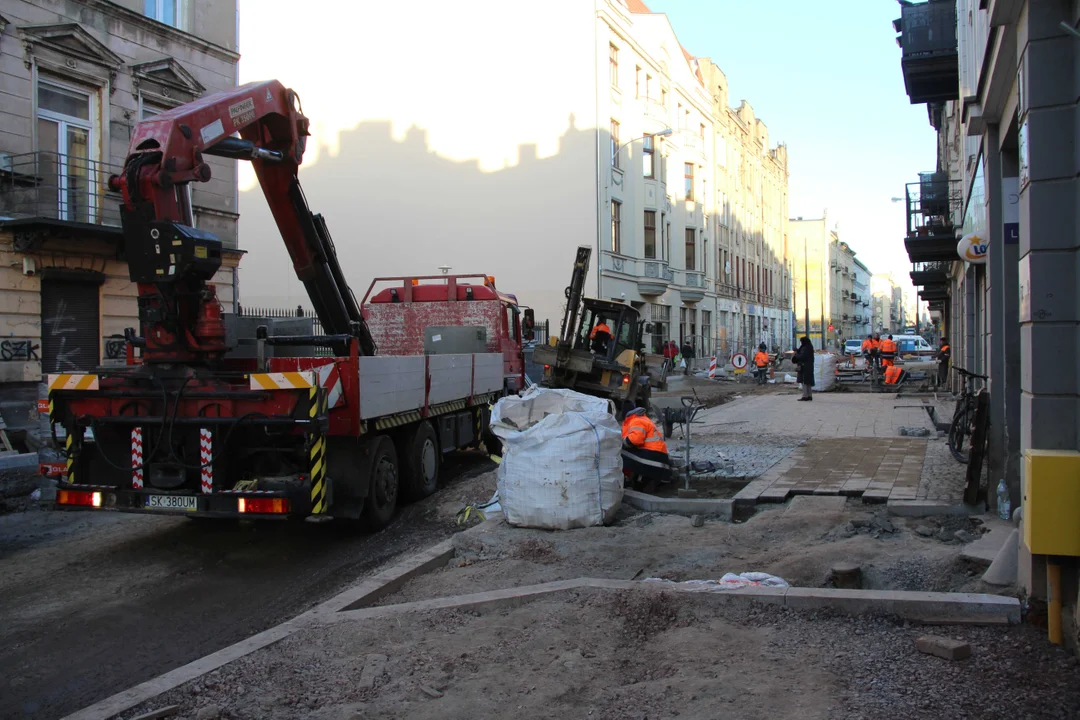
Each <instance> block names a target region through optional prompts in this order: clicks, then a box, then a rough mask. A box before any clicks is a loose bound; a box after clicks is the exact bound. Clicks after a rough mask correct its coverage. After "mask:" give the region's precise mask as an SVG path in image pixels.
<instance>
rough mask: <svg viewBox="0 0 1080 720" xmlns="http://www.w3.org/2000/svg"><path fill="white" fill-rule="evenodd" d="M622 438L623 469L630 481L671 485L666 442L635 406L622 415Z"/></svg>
mask: <svg viewBox="0 0 1080 720" xmlns="http://www.w3.org/2000/svg"><path fill="white" fill-rule="evenodd" d="M622 436H623V451H622V459H623V469H624V471H625V472H626V473H627V474H629V475H630V477H631V478H642V479H644V480H655V481H656V482H659V483H660V484H662V485H666V484H667V483H669V482H671V458H670V457H669V456H668V449H667V443H665V442H664V436H663V435H661V434H660V430H659V429H657V427H656V423H654V422H653V421H652V420H650V419H649V416H648V415H646V414H645V410H644V408H640V407H635V408H634V409H633V410H630V411H629V412H627V413H626V417H625V418H624V419H623V426H622Z"/></svg>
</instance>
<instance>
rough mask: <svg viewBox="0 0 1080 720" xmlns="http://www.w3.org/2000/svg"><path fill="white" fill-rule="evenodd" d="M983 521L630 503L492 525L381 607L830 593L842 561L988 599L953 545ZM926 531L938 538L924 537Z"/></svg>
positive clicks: (458, 539) (887, 580)
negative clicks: (727, 516) (546, 587)
mask: <svg viewBox="0 0 1080 720" xmlns="http://www.w3.org/2000/svg"><path fill="white" fill-rule="evenodd" d="M978 523H979V521H978V520H974V521H972V520H969V519H966V518H962V519H950V520H948V521H947V522H946V523H945V524H944V525H945V530H946V532H945V533H942V532H941V530H942V527H941V526H939V525H936V524H934V523H933V521H931V520H906V519H903V518H892V519H887V518H886V516H885V515H884V509H883V508H880V507H879V508H878V509H877V510H876V511H875V510H873V509H871V506H866V505H863V504H862V502H861V501H859V500H846V499H845V498H842V497H811V496H804V497H797V498H795V499H794V500H792V501H791V502H790V503H789V504H787V505H776V506H772V507H770V506H767V505H766V506H761V505H759V506H758V511H757V513H756V514H754V515H753V516H752V517H751V518H749V519H748V520H747V521H746V522H743V523H728V522H723V521H720V520H707V521H706V522H705V524H704V526H703V527H700V528H695V527H693V526H692V524H691V522H690V519H689V518H686V517H682V516H679V515H666V514H661V513H646V512H638V511H636V510H634V509H633V508H630V507H628V506H623V508H621V509H620V511H619V518H618V521H617V523H616V524H615V525H613V526H611V527H593V528H584V529H580V530H571V531H567V532H552V531H545V530H533V529H526V528H514V527H511V526H509V525H507V524H506V523H505V522H495V521H491V522H488V523H486V524H484V525H482V526H478V527H475V528H473V529H470V530H469V531H468V532H466V533H460V534H458V535H456V536H454V545H455V548H456V550H457V557H456V558H454V559H453V560H451V562H450V563H449V565H448V567H446V568H443V569H440V570H437V571H435V572H432V573H429V574H427V575H423V576H421V577H419V578H417V579H416V580H414V581H412V582H411V583H409V584H407V585H405V586H404V587H403V588H402V589H401V590H400V591H398V592H397V593H394V594H393V595H390V596H388V597H385V598H383V599H382V600H381V601H380V604H384V605H391V604H395V603H401V602H410V601H413V600H424V599H428V598H434V597H442V596H446V595H459V594H465V593H472V592H481V591H484V590H495V589H499V588H505V587H510V586H519V585H531V584H534V583H542V582H551V581H554V580H566V579H572V578H578V577H599V578H612V579H619V580H632V579H639V580H640V579H644V578H648V577H658V578H664V579H667V580H676V581H682V580H706V579H719V578H720V577H721V576H722V575H723V574H724V573H727V572H734V573H741V572H747V571H758V572H767V573H770V574H772V575H777V576H779V577H782V578H784V579H785V580H786V581H787V582H788V583H790V584H791V585H797V586H802V587H824V586H827V585H828V584H829V575H830V569H831V567H832V566H833V565H834V564H835V563H838V562H854V563H857V564H858V565H860V566H861V567H862V570H863V576H864V587H867V588H873V589H883V590H927V591H956V592H979V591H982V590H983V588H982V587H981V579H980V575H981V572H976V570H975V569H974V568H971V567H967V566H966V564H965V563H963V562H962V561H961V560H960V557H959V556H960V551H961V549H962V545H961V543H959V542H958V541H956V540H955V539H951V538H952V535H953V533H954V532H955V530H959V529H967V530H970V531H971V534H972V537H976V536H977V535H978V534H979V524H978ZM917 527H919V528H923V531H924V532H926V529H928V528H929V529H931V530H932V533H931V535H930V536H929V537H924V536H923V535H920V534H919V533H917V532H916V531H915V528H917ZM883 528H884V529H883ZM889 528H891V529H892V530H893V532H888V529H889ZM938 536H941V537H948V538H950V539H949V541H948V542H944V541H942V540H941V539H938Z"/></svg>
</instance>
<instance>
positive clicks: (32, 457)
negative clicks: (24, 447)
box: [0, 452, 38, 470]
mask: <svg viewBox="0 0 1080 720" xmlns="http://www.w3.org/2000/svg"><path fill="white" fill-rule="evenodd" d="M37 466H38V455H37V453H15V452H13V453H11V454H8V453H7V452H5V453H4V455H3V456H2V457H0V470H26V469H27V468H36V467H37Z"/></svg>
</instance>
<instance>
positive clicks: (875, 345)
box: [870, 340, 881, 350]
mask: <svg viewBox="0 0 1080 720" xmlns="http://www.w3.org/2000/svg"><path fill="white" fill-rule="evenodd" d="M870 349H871V350H880V349H881V341H880V340H871V341H870Z"/></svg>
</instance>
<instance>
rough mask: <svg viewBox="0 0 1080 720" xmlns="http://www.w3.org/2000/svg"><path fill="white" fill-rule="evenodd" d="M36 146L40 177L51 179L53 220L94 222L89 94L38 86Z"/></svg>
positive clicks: (57, 87)
mask: <svg viewBox="0 0 1080 720" xmlns="http://www.w3.org/2000/svg"><path fill="white" fill-rule="evenodd" d="M37 103H38V114H37V143H38V151H39V155H40V161H41V163H42V166H43V167H42V175H44V176H45V177H51V178H54V179H49V180H46V181H45V183H46V185H54V184H55V187H56V193H57V194H56V208H57V217H58V218H59V219H60V220H74V221H78V222H94V214H95V213H94V208H93V206H92V203H91V190H92V182H93V179H92V171H93V165H94V158H93V147H94V124H93V122H92V121H91V119H90V118H91V117H92V116H93V115H92V108H91V106H92V98H91V96H90V93H86V92H82V91H79V90H75V89H73V88H68V87H64V86H61V85H57V84H53V83H49V82H40V83H38V88H37Z"/></svg>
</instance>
